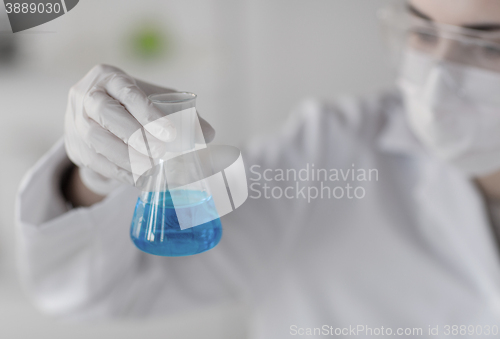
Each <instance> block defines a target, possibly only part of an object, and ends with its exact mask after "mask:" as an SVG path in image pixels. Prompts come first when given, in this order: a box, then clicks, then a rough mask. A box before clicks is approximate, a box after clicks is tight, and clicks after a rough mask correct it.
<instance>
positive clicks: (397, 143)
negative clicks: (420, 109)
mask: <svg viewBox="0 0 500 339" xmlns="http://www.w3.org/2000/svg"><path fill="white" fill-rule="evenodd" d="M391 96H393V98H392V101H393V105H391V106H390V107H389V108H388V110H387V111H386V112H384V113H385V114H386V119H385V124H384V125H383V127H382V130H381V134H380V136H379V139H378V146H379V148H380V149H381V150H382V151H386V152H391V153H401V154H420V155H423V154H424V153H425V150H424V148H423V147H422V144H421V143H420V141H419V140H417V138H416V137H415V134H414V133H413V131H411V129H410V127H409V126H408V122H407V119H406V114H405V108H404V105H403V101H402V97H401V95H400V93H399V92H394V93H392V94H391Z"/></svg>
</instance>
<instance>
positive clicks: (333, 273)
mask: <svg viewBox="0 0 500 339" xmlns="http://www.w3.org/2000/svg"><path fill="white" fill-rule="evenodd" d="M243 154H244V160H245V163H246V166H247V167H248V168H250V167H251V166H253V165H256V164H258V165H260V166H261V167H260V172H261V173H262V171H263V170H264V169H267V168H271V169H278V168H280V169H291V168H296V169H302V168H305V167H306V164H307V163H309V164H310V165H312V164H314V165H315V168H324V169H349V168H352V167H353V164H354V166H355V168H357V169H360V168H361V169H377V170H378V175H379V178H378V181H375V180H373V181H371V182H363V183H359V182H358V183H357V184H356V183H355V184H356V185H362V186H363V187H364V188H365V192H366V196H365V197H364V198H362V199H348V198H342V199H316V200H312V201H311V202H310V203H308V202H307V200H306V199H304V198H303V197H302V196H300V197H299V198H298V199H296V198H294V199H287V198H281V199H265V198H263V197H262V198H260V199H253V198H251V197H250V198H249V199H248V200H247V202H246V203H245V204H244V205H243V206H242V207H240V208H239V209H238V210H237V211H236V212H233V213H231V214H229V215H227V216H225V217H223V219H222V223H223V227H224V234H223V238H222V240H221V243H220V244H219V245H218V246H217V247H216V248H214V249H213V250H210V251H208V252H206V253H203V254H200V255H195V256H190V257H183V258H163V257H156V256H152V255H147V254H144V253H142V252H140V251H139V250H137V249H136V248H135V247H134V245H133V244H132V242H131V240H130V238H129V227H130V221H131V218H132V214H133V211H134V206H135V203H136V200H137V197H138V192H137V191H136V189H135V188H131V187H126V186H123V187H120V188H119V189H117V190H116V191H115V192H113V193H112V194H110V195H109V196H108V197H107V198H106V199H105V200H104V201H102V202H100V203H98V204H96V205H94V206H92V207H90V208H77V209H69V208H68V207H67V206H66V204H65V203H64V201H63V199H62V198H61V194H60V191H59V188H58V183H59V180H60V172H61V169H62V168H64V167H65V166H67V164H68V163H69V160H68V159H67V157H66V155H65V152H64V147H63V145H62V143H59V144H57V145H56V146H55V147H54V148H53V149H52V150H51V151H50V152H49V153H48V154H47V155H46V156H45V157H44V158H43V159H41V160H40V162H39V163H38V164H37V165H36V166H35V167H34V168H33V169H32V170H31V171H30V172H29V173H28V174H27V176H26V178H25V180H24V182H23V184H22V186H21V188H20V191H19V195H18V205H17V219H18V220H17V221H18V225H19V235H20V237H19V238H20V244H21V245H20V267H21V274H22V277H23V281H24V282H25V283H26V285H27V288H28V290H29V291H30V292H31V294H32V296H33V298H34V301H35V303H36V304H37V305H38V306H39V307H40V308H41V309H43V310H44V311H46V312H48V313H51V314H55V315H66V316H72V317H85V318H88V317H101V316H121V315H127V316H139V315H149V314H157V313H174V312H182V311H184V310H188V309H192V308H195V307H200V306H203V305H210V304H213V303H217V302H220V301H222V300H227V299H229V298H241V299H243V300H244V301H246V302H247V303H249V305H251V307H252V308H253V309H254V310H255V312H254V314H255V316H254V317H252V320H251V322H252V326H251V329H252V338H272V339H278V338H288V337H290V336H292V337H293V336H294V335H293V334H294V333H295V334H299V333H302V332H300V331H306V330H307V329H308V328H313V329H314V328H318V327H320V328H322V329H324V327H322V326H323V325H327V326H332V327H333V328H334V329H335V328H341V329H343V328H349V326H351V328H352V327H355V326H357V325H363V326H367V327H371V328H372V329H375V328H379V329H380V328H381V327H384V328H385V329H387V328H391V330H392V331H394V332H393V333H395V331H396V330H397V329H398V328H403V329H406V328H422V329H423V336H420V337H428V329H429V326H431V327H432V328H434V327H435V326H437V325H439V331H440V336H438V337H444V334H443V331H444V330H445V327H444V326H446V325H474V326H476V325H485V326H487V325H489V326H492V325H495V324H498V323H499V321H500V265H499V260H498V251H497V245H496V242H495V240H494V239H495V238H494V234H493V231H492V229H491V227H490V225H489V220H488V216H487V211H486V208H485V204H484V202H483V200H482V196H481V195H480V192H479V191H478V190H477V188H476V187H475V186H474V185H473V183H471V182H470V181H469V180H468V179H467V178H465V177H464V176H462V174H461V173H459V172H458V171H457V170H455V169H453V168H451V167H449V166H447V165H446V164H443V163H440V162H439V161H437V160H435V159H433V158H431V157H430V156H429V155H428V154H427V153H426V152H425V151H424V150H423V149H422V148H421V146H420V145H419V143H418V142H417V141H416V139H415V138H414V137H413V135H412V134H411V132H410V131H409V130H408V127H407V125H406V121H405V117H404V112H403V106H402V103H401V100H400V96H399V95H398V94H397V93H389V94H387V95H381V96H376V97H374V98H369V99H365V100H353V99H345V100H340V101H339V102H338V103H337V104H335V105H329V104H325V103H321V102H318V101H314V100H306V101H304V102H303V103H302V104H301V105H299V106H298V108H297V109H296V110H295V111H294V112H293V114H292V117H291V118H290V121H289V122H288V124H287V125H286V126H285V128H284V129H283V131H282V132H280V133H278V134H277V136H275V137H273V138H270V139H268V140H266V141H265V142H260V143H256V144H253V145H252V146H251V147H249V149H248V150H246V151H244V153H243ZM255 171H256V170H255V168H254V172H255ZM268 174H269V173H268ZM247 175H248V177H249V179H255V178H256V177H257V175H255V174H253V173H252V172H250V171H248V172H247ZM262 180H263V179H262ZM249 183H250V184H252V183H254V181H252V180H249ZM262 183H264V181H262ZM268 184H269V185H270V186H271V187H273V186H280V187H283V188H284V187H288V186H291V185H292V184H293V185H295V184H296V183H295V182H281V181H280V182H268ZM300 184H306V185H315V184H314V183H312V182H308V183H307V182H300ZM337 184H338V185H345V183H343V182H340V183H337ZM275 193H277V191H276V192H275ZM288 193H290V191H289V192H288ZM250 195H251V196H256V195H257V193H255V191H252V190H251V191H250ZM289 195H290V194H289ZM294 326H296V327H294ZM301 329H302V330H301ZM304 333H306V332H304ZM367 333H368V334H367ZM344 334H345V332H344ZM350 334H352V332H350ZM297 336H298V335H297ZM310 337H312V336H310ZM339 337H340V336H339ZM358 337H361V338H363V337H373V336H370V335H369V332H361V333H358ZM431 337H432V338H436V336H431ZM462 337H463V338H466V337H468V336H467V335H466V336H462ZM469 337H471V338H474V337H475V335H472V336H469Z"/></svg>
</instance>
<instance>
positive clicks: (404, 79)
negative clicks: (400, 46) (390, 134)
mask: <svg viewBox="0 0 500 339" xmlns="http://www.w3.org/2000/svg"><path fill="white" fill-rule="evenodd" d="M398 84H399V86H400V88H401V89H402V92H403V95H404V99H405V104H406V111H407V116H408V120H409V124H410V127H411V129H412V130H413V132H414V133H415V135H416V136H417V138H418V139H420V141H421V142H422V143H423V145H424V146H425V147H426V148H427V149H428V150H429V151H430V152H431V153H433V154H434V155H435V156H437V157H438V158H440V159H442V160H444V161H446V162H449V163H451V164H453V165H455V166H456V167H458V168H459V169H461V170H462V171H464V172H465V173H466V174H468V175H470V176H481V175H486V174H490V173H493V172H495V171H499V170H500V74H499V73H496V72H492V71H487V70H483V69H479V68H473V67H470V66H463V65H459V64H454V63H450V62H448V61H438V60H436V59H434V58H432V57H431V56H428V55H426V54H422V53H419V52H415V51H412V50H408V51H407V52H406V55H405V58H404V62H403V65H402V69H401V72H400V76H399V81H398Z"/></svg>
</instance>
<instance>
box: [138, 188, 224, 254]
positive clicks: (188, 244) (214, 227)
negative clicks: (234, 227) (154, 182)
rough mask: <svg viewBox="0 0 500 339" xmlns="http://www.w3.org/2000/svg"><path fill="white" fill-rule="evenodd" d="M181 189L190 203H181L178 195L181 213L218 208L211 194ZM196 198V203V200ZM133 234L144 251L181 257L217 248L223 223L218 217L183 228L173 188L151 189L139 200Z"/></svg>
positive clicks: (183, 195) (201, 211)
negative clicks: (157, 190) (174, 201)
mask: <svg viewBox="0 0 500 339" xmlns="http://www.w3.org/2000/svg"><path fill="white" fill-rule="evenodd" d="M181 193H182V198H183V200H185V202H186V203H185V204H182V207H179V203H178V202H179V199H178V198H176V204H177V210H178V212H179V213H186V212H187V213H188V214H197V215H200V214H201V215H203V214H209V213H213V211H215V206H214V203H213V200H212V198H211V197H207V196H206V195H205V193H203V192H197V191H183V192H181ZM144 200H146V201H144ZM152 200H153V201H152ZM193 201H195V203H192V202H193ZM205 220H206V219H205ZM130 237H131V238H132V241H133V242H134V244H135V246H137V248H139V249H140V250H141V251H144V252H146V253H149V254H154V255H160V256H166V257H180V256H186V255H193V254H197V253H202V252H205V251H208V250H209V249H211V248H214V247H215V246H216V245H217V244H218V243H219V241H220V239H221V237H222V225H221V222H220V219H219V218H217V219H214V220H212V221H209V222H206V223H204V224H201V225H198V226H195V227H191V228H187V229H184V230H181V228H180V226H179V221H178V219H177V214H176V212H175V209H174V206H173V203H172V197H171V196H170V192H168V191H167V192H161V193H148V194H147V195H146V196H144V195H143V196H141V197H139V199H138V200H137V204H136V206H135V212H134V217H133V219H132V226H131V228H130Z"/></svg>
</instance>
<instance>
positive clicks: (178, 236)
mask: <svg viewBox="0 0 500 339" xmlns="http://www.w3.org/2000/svg"><path fill="white" fill-rule="evenodd" d="M150 100H151V101H152V103H153V104H154V105H155V106H156V107H157V108H158V109H159V110H161V111H162V112H163V113H165V118H166V119H169V121H171V122H173V123H174V125H175V127H176V130H177V136H176V138H175V140H174V141H173V142H170V143H168V144H166V145H165V149H164V150H163V151H162V152H161V154H158V153H157V154H151V152H150V153H149V155H150V157H149V160H150V165H148V164H146V167H147V170H146V171H144V172H143V173H140V176H138V178H137V180H136V186H137V187H138V188H140V189H141V194H140V196H139V198H138V200H137V204H136V207H135V212H134V216H133V219H132V225H131V228H130V236H131V238H132V241H133V242H134V244H135V245H136V246H137V247H138V248H139V249H140V250H142V251H144V252H146V253H149V254H154V255H160V256H169V257H177V256H187V255H193V254H197V253H202V252H205V251H207V250H209V249H211V248H213V247H215V246H216V245H217V244H218V243H219V241H220V239H221V237H222V225H221V222H220V219H219V216H218V214H217V210H216V208H215V205H214V202H213V199H212V195H211V192H210V188H209V187H208V185H207V184H206V182H205V181H204V180H200V179H202V178H204V177H205V176H206V175H207V174H206V173H209V172H210V171H207V167H210V161H209V160H206V159H204V161H203V163H202V161H201V160H200V159H199V157H198V155H197V154H198V152H196V150H198V149H202V148H205V147H206V145H205V141H204V139H203V134H202V132H201V127H200V124H199V120H198V116H197V114H196V108H195V107H196V95H194V94H192V93H186V92H182V93H167V94H155V95H152V96H150ZM143 133H144V131H143ZM143 135H144V140H145V143H146V146H147V147H146V148H147V149H148V151H149V150H150V148H149V146H148V145H147V144H148V142H147V137H146V135H145V134H143ZM131 161H132V164H133V165H134V162H133V159H131ZM141 172H142V171H141ZM134 173H137V171H135V172H134Z"/></svg>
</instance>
